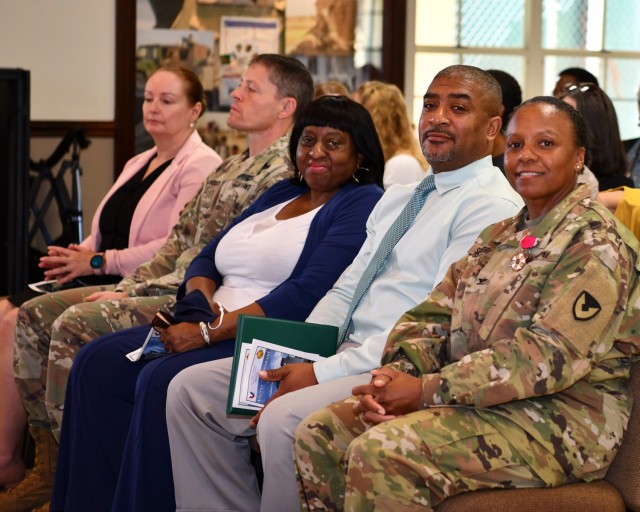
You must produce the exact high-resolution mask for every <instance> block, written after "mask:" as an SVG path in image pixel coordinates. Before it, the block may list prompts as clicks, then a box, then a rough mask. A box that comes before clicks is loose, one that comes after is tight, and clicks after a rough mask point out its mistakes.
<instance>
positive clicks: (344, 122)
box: [289, 96, 384, 186]
mask: <svg viewBox="0 0 640 512" xmlns="http://www.w3.org/2000/svg"><path fill="white" fill-rule="evenodd" d="M307 126H321V127H322V126H330V127H331V128H335V129H336V130H340V131H343V132H346V133H348V134H349V135H351V139H352V140H353V143H354V145H355V147H356V150H357V151H358V154H360V155H361V156H362V162H361V163H360V167H358V169H357V170H356V172H355V173H354V177H355V179H356V180H357V182H358V183H360V184H362V185H366V184H370V183H375V184H377V185H380V186H382V175H383V174H384V154H383V153H382V145H381V144H380V139H379V138H378V133H377V132H376V127H375V125H374V124H373V120H372V119H371V115H370V114H369V112H368V111H367V109H366V108H364V107H363V106H362V105H360V103H357V102H355V101H353V100H352V99H349V98H347V97H346V96H321V97H320V98H318V99H317V100H314V101H312V102H311V103H309V105H307V107H306V108H305V109H304V110H303V111H302V112H301V113H300V115H299V116H298V119H296V123H295V125H294V126H293V130H292V131H291V139H290V140H289V156H290V158H291V161H292V162H293V169H294V171H293V173H294V174H293V180H294V182H299V181H300V170H299V169H298V165H297V163H296V151H297V149H298V140H299V139H300V135H302V130H304V128H306V127H307Z"/></svg>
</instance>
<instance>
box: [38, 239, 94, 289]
mask: <svg viewBox="0 0 640 512" xmlns="http://www.w3.org/2000/svg"><path fill="white" fill-rule="evenodd" d="M95 255H96V253H95V252H94V251H92V250H91V249H88V248H87V247H83V246H81V245H78V244H69V245H68V246H67V247H60V246H57V245H50V246H49V247H47V255H46V256H43V257H42V258H40V263H38V267H40V268H43V269H46V270H45V272H44V277H45V279H47V280H49V279H55V280H56V281H57V282H58V284H65V283H68V282H70V281H73V280H74V279H75V278H76V277H80V276H87V275H90V274H93V269H92V268H91V265H90V264H89V261H90V260H91V258H92V257H93V256H95Z"/></svg>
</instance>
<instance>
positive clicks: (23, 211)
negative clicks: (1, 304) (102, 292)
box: [0, 68, 29, 295]
mask: <svg viewBox="0 0 640 512" xmlns="http://www.w3.org/2000/svg"><path fill="white" fill-rule="evenodd" d="M28 176H29V71H27V70H24V69H3V68H0V219H2V221H0V244H1V246H0V295H9V294H11V293H15V292H17V291H19V290H22V289H24V288H25V287H26V285H27V282H28V267H29V264H28V242H27V237H28V233H27V222H28V220H27V219H28V211H29V206H28V204H27V203H28V199H27V193H28V190H27V188H28Z"/></svg>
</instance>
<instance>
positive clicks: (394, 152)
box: [352, 80, 427, 189]
mask: <svg viewBox="0 0 640 512" xmlns="http://www.w3.org/2000/svg"><path fill="white" fill-rule="evenodd" d="M352 98H353V99H354V100H355V101H357V102H358V103H361V104H362V105H363V106H364V107H365V108H366V109H367V110H368V111H369V113H370V114H371V117H372V118H373V123H374V124H375V126H376V130H377V132H378V136H379V137H380V142H381V143H382V151H383V152H384V161H385V165H384V177H383V185H384V188H385V189H387V188H389V187H390V186H391V185H393V184H396V183H414V182H416V181H419V180H421V179H422V178H423V177H424V174H425V171H426V167H427V163H426V161H425V159H424V156H423V155H422V153H421V151H420V147H419V144H418V140H417V138H416V136H415V135H414V133H413V130H412V129H411V123H410V121H409V116H408V115H407V104H406V103H405V101H404V96H403V95H402V92H401V91H400V89H398V87H396V86H395V85H392V84H387V83H384V82H379V81H376V80H372V81H370V82H365V83H363V84H362V85H361V86H360V87H358V88H357V89H356V91H355V92H354V93H353V95H352Z"/></svg>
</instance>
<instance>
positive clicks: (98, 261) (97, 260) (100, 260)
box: [89, 253, 104, 270]
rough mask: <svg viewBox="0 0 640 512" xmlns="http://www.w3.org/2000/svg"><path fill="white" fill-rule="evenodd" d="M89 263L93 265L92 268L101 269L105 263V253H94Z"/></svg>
mask: <svg viewBox="0 0 640 512" xmlns="http://www.w3.org/2000/svg"><path fill="white" fill-rule="evenodd" d="M89 265H91V268H95V269H96V270H100V269H101V268H102V265H104V254H102V253H97V254H94V255H93V256H92V257H91V259H90V260H89Z"/></svg>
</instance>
